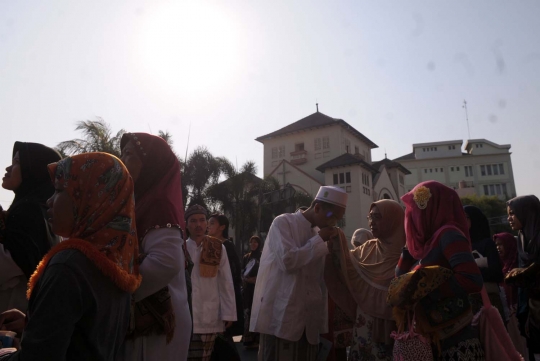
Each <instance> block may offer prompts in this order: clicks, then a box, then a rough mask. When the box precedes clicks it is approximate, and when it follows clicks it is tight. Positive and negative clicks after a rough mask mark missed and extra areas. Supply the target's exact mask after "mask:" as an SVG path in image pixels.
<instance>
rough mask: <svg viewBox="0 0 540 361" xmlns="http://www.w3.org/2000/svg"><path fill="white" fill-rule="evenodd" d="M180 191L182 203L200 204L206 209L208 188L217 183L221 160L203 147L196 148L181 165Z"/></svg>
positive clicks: (220, 170) (207, 205) (209, 204)
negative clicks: (182, 198)
mask: <svg viewBox="0 0 540 361" xmlns="http://www.w3.org/2000/svg"><path fill="white" fill-rule="evenodd" d="M182 168H183V169H182V171H183V174H182V191H183V197H184V205H187V206H188V207H189V206H191V205H193V204H200V205H201V206H203V207H206V208H207V209H208V208H209V206H211V205H212V204H211V203H209V201H208V195H207V192H208V190H209V188H210V187H211V186H213V185H215V184H217V183H218V181H219V177H220V175H221V173H222V162H221V160H220V159H219V158H217V157H214V156H213V155H212V153H210V151H208V149H206V148H205V147H198V148H196V149H195V150H194V151H193V153H191V155H190V156H189V157H188V158H187V160H186V161H185V163H184V164H183V167H182Z"/></svg>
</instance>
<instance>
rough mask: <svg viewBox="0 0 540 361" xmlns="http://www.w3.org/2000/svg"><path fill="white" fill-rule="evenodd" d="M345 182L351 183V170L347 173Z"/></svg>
mask: <svg viewBox="0 0 540 361" xmlns="http://www.w3.org/2000/svg"><path fill="white" fill-rule="evenodd" d="M345 183H351V172H347V173H345Z"/></svg>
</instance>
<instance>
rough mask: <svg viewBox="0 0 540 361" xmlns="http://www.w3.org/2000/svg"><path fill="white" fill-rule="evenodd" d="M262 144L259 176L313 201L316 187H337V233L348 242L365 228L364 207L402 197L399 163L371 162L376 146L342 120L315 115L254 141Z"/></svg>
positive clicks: (402, 176) (402, 184)
mask: <svg viewBox="0 0 540 361" xmlns="http://www.w3.org/2000/svg"><path fill="white" fill-rule="evenodd" d="M256 140H257V141H259V142H261V143H262V144H263V145H264V165H263V168H264V176H265V177H267V176H272V177H274V178H276V179H277V180H278V181H279V182H280V184H281V185H285V184H290V185H291V186H293V187H294V188H295V189H296V191H299V192H303V193H306V194H308V195H310V196H311V197H314V196H315V195H316V194H317V191H318V190H319V187H320V186H321V185H336V186H339V187H341V188H343V189H345V190H346V191H347V193H349V200H348V206H347V210H346V213H345V217H344V220H343V221H342V229H343V231H344V232H345V234H346V235H347V236H348V237H351V236H352V233H353V232H354V231H355V230H356V229H358V228H367V227H368V222H367V215H368V213H369V206H370V204H371V203H372V202H373V201H374V200H379V199H384V198H386V199H394V200H397V201H399V198H400V197H401V196H402V195H403V194H405V185H404V179H405V178H404V177H405V176H406V175H409V174H410V172H409V171H408V170H407V169H406V168H405V167H404V166H402V165H401V164H399V163H397V162H394V161H391V160H389V159H386V158H385V159H383V160H381V161H378V162H373V161H372V159H371V150H372V149H374V148H377V147H378V146H377V145H376V144H375V143H374V142H373V141H371V140H370V139H369V138H367V137H366V136H365V135H363V134H362V133H361V132H359V131H358V130H356V129H355V128H354V127H353V126H351V125H350V124H349V123H347V122H346V121H344V120H343V119H337V118H332V117H329V116H328V115H325V114H323V113H321V112H319V111H318V109H317V111H316V112H315V113H313V114H311V115H309V116H307V117H305V118H302V119H300V120H298V121H296V122H294V123H292V124H289V125H287V126H285V127H283V128H281V129H278V130H276V131H274V132H272V133H269V134H266V135H263V136H260V137H258V138H257V139H256Z"/></svg>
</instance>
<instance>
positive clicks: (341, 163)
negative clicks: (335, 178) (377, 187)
mask: <svg viewBox="0 0 540 361" xmlns="http://www.w3.org/2000/svg"><path fill="white" fill-rule="evenodd" d="M351 165H359V166H361V167H363V168H365V169H367V170H369V171H370V172H372V173H378V172H379V171H378V170H377V169H375V168H373V167H372V166H371V164H369V163H368V162H366V161H365V160H363V159H362V158H360V157H357V156H355V155H352V154H350V153H344V154H342V155H340V156H338V157H336V158H334V159H331V160H329V161H328V162H326V163H323V164H321V165H320V166H318V167H317V168H315V169H317V170H318V171H319V172H321V173H324V171H325V169H328V168H337V167H348V166H351Z"/></svg>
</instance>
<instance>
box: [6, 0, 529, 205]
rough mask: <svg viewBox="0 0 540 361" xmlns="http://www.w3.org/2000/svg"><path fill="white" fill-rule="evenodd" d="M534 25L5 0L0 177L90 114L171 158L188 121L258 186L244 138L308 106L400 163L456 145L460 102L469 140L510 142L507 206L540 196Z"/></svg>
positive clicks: (280, 6) (474, 8) (299, 5)
mask: <svg viewBox="0 0 540 361" xmlns="http://www.w3.org/2000/svg"><path fill="white" fill-rule="evenodd" d="M539 18H540V1H537V0H530V1H519V0H515V1H508V0H504V1H497V0H490V1H487V0H486V1H483V0H474V1H470V0H467V1H465V0H455V1H432V0H426V1H413V0H407V1H400V0H399V1H398V0H394V1H382V0H369V1H360V0H355V1H337V0H333V1H298V0H293V1H291V0H287V1H281V0H273V1H260V0H255V1H247V0H243V1H234V0H229V1H204V0H197V1H156V0H152V1H138V0H129V1H128V0H115V1H100V0H94V1H85V2H82V1H68V0H49V1H24V0H22V1H8V0H0V117H1V130H0V140H1V141H0V167H1V168H4V167H6V166H7V165H9V164H10V163H11V151H12V147H13V143H14V142H15V141H16V140H19V141H30V142H39V143H44V144H46V145H49V146H55V145H56V144H57V143H58V142H60V141H63V140H67V139H72V138H76V137H78V136H79V135H80V134H79V133H77V132H75V130H74V126H75V122H76V121H78V120H86V119H96V117H97V116H101V117H103V118H104V119H105V120H106V121H107V122H109V123H110V124H111V126H112V128H113V129H114V130H115V131H117V130H119V129H121V128H124V129H126V130H128V131H146V132H153V133H157V132H158V130H160V129H162V130H168V131H169V132H170V133H172V134H173V136H174V140H175V149H176V151H177V152H178V153H180V154H182V155H183V154H184V152H185V149H186V140H187V132H188V128H189V124H190V123H191V141H190V145H189V148H190V149H191V150H192V149H194V148H195V147H197V146H200V145H204V146H206V147H208V149H209V150H210V151H211V152H212V153H213V154H215V155H218V156H225V157H228V158H229V159H230V160H232V161H233V162H236V161H237V162H238V165H239V166H240V165H241V164H242V163H244V162H245V161H246V160H254V161H256V162H257V164H258V169H259V173H260V175H262V155H263V147H262V144H260V143H258V142H256V141H255V140H254V138H256V137H257V136H260V135H263V134H266V133H269V132H271V131H274V130H276V129H278V128H281V127H283V126H285V125H287V124H290V123H292V122H294V121H296V120H298V119H300V118H303V117H305V116H307V115H309V114H311V113H313V112H314V111H315V102H316V100H318V102H319V104H320V105H319V108H320V111H321V112H323V113H325V114H327V115H329V116H332V117H336V118H342V119H344V120H346V121H347V122H348V123H350V124H351V125H353V126H354V127H355V128H356V129H358V130H359V131H361V132H362V133H363V134H364V135H366V136H367V137H368V138H370V139H371V140H373V141H374V142H375V143H376V144H378V145H379V147H380V148H379V149H377V150H375V151H374V153H373V159H374V160H378V159H381V158H382V157H383V156H384V149H385V148H386V150H387V152H388V157H389V158H396V157H398V156H401V155H404V154H406V153H410V152H411V151H412V144H413V143H420V142H428V141H442V140H451V139H467V137H468V136H467V126H466V122H465V115H464V110H463V109H462V107H461V105H462V102H463V100H464V99H466V100H467V102H468V104H469V119H470V128H471V136H472V138H486V139H489V140H491V141H494V142H496V143H501V144H506V143H510V144H512V149H511V151H512V153H513V155H512V162H513V166H514V176H515V179H516V187H517V193H518V194H528V193H536V194H537V195H540V186H539V185H538V182H539V181H538V180H539V179H540V152H539V151H538V147H539V142H538V137H539V135H540V21H538V19H539ZM2 174H3V171H2ZM12 198H13V194H12V193H11V192H7V191H5V190H0V204H2V205H3V206H4V207H6V206H8V205H9V203H10V202H11V200H12Z"/></svg>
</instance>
